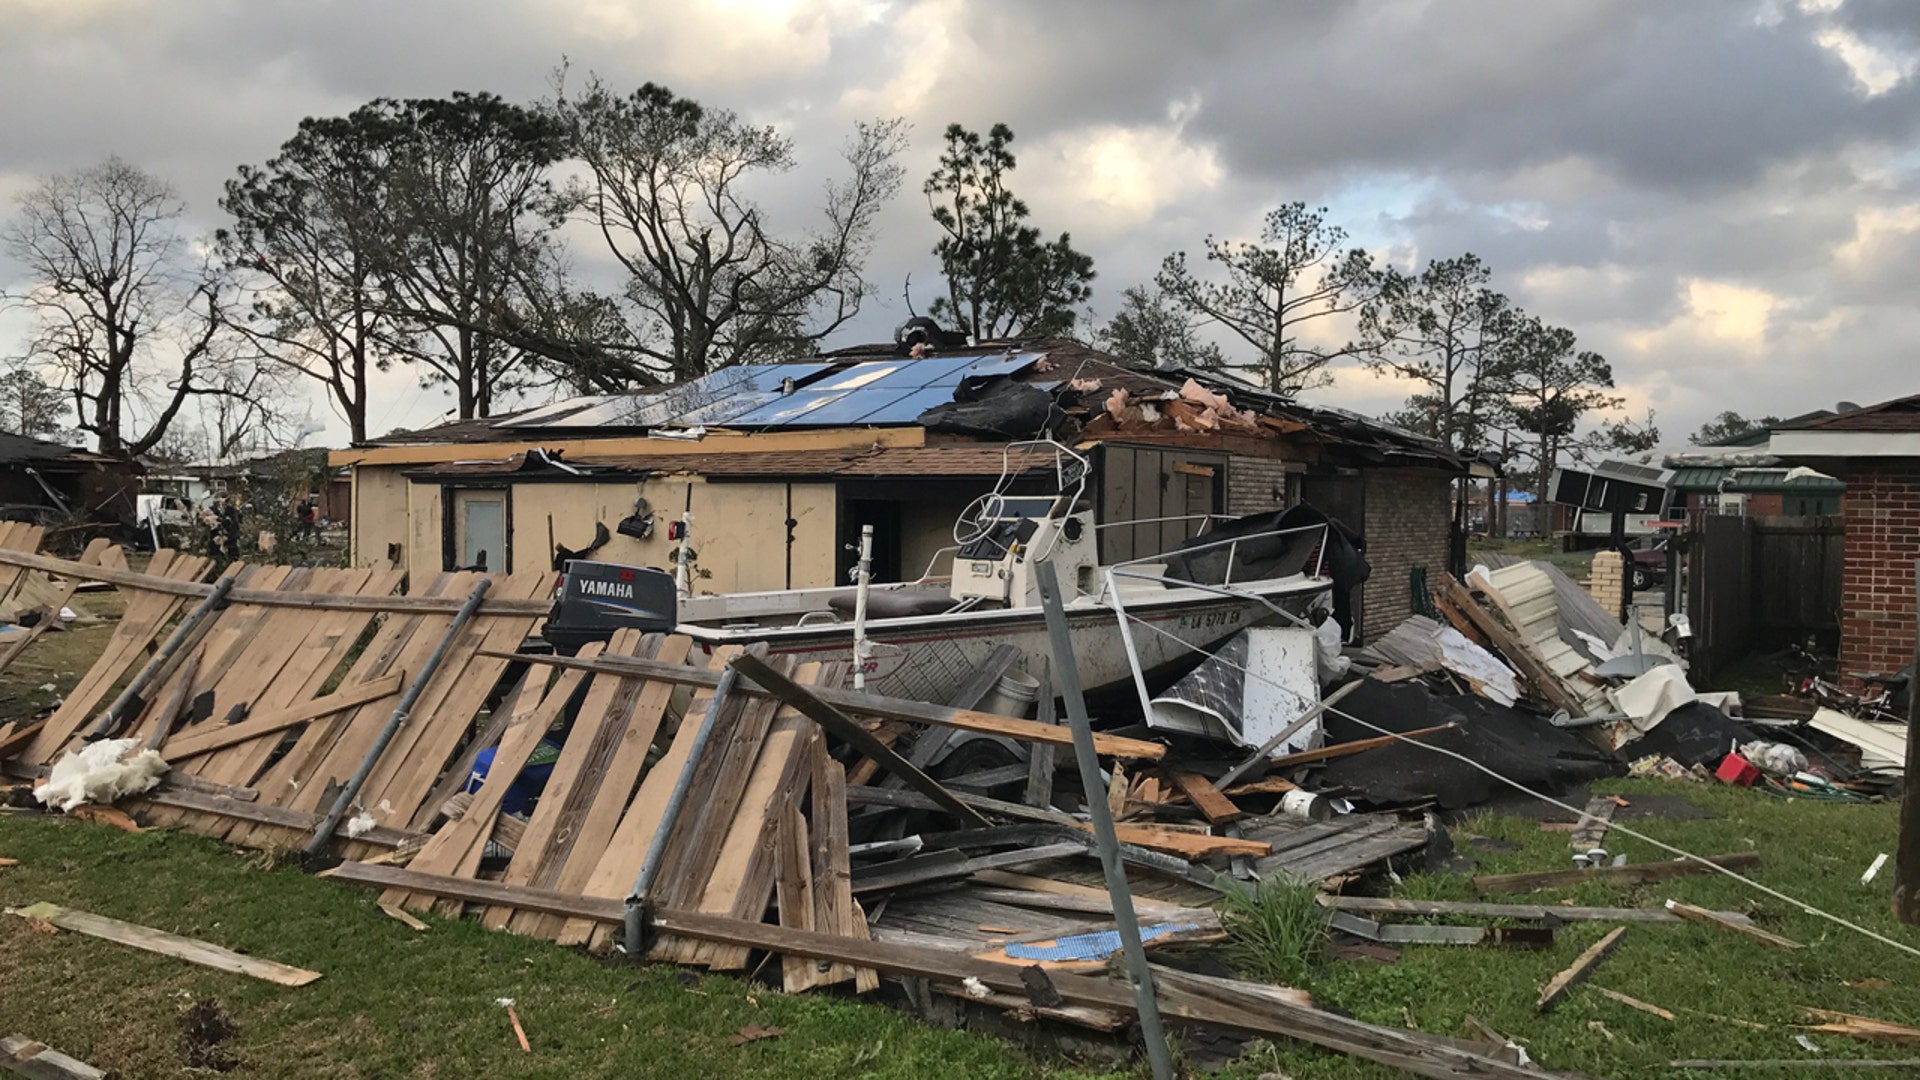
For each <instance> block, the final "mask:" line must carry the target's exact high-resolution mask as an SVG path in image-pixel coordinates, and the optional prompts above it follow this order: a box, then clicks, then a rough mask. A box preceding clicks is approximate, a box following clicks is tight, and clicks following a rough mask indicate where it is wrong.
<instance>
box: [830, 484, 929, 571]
mask: <svg viewBox="0 0 1920 1080" xmlns="http://www.w3.org/2000/svg"><path fill="white" fill-rule="evenodd" d="M840 506H841V511H840V560H839V567H840V576H839V578H838V579H837V581H836V584H840V585H846V584H849V583H850V582H852V581H853V570H854V568H855V567H856V566H858V565H859V564H860V529H861V526H864V525H871V526H873V580H875V581H899V580H900V504H899V502H897V501H896V500H893V499H848V500H846V501H845V502H843V503H841V504H840ZM916 572H918V570H917V568H916Z"/></svg>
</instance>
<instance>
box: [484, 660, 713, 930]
mask: <svg viewBox="0 0 1920 1080" xmlns="http://www.w3.org/2000/svg"><path fill="white" fill-rule="evenodd" d="M652 644H653V655H654V656H655V658H657V659H660V660H663V661H667V662H669V663H685V662H686V657H687V652H688V650H689V649H691V648H692V646H693V640H692V639H691V638H688V637H685V636H683V635H679V634H675V635H672V636H669V637H667V638H664V639H661V640H658V641H655V642H653V643H652ZM603 655H604V654H603ZM674 689H675V688H674V686H673V685H672V684H671V683H666V682H662V681H659V680H657V679H656V680H637V679H629V680H625V681H624V684H623V685H622V687H621V693H620V695H619V697H618V699H617V701H616V703H615V706H614V708H613V709H611V710H610V712H609V716H608V718H607V722H606V723H605V724H603V725H601V729H600V731H601V738H602V739H603V740H611V742H610V744H607V745H601V746H596V747H593V748H592V749H591V754H592V758H593V760H594V762H595V768H594V769H593V770H592V773H591V774H590V775H586V776H583V777H582V779H581V782H580V783H579V784H578V785H576V787H575V788H574V792H575V799H574V802H573V805H571V806H569V807H568V811H569V813H568V814H567V815H563V817H562V819H561V827H562V828H563V829H565V830H566V834H567V835H566V837H565V839H564V840H561V839H560V838H558V837H556V842H555V843H553V844H552V845H551V849H552V851H551V854H550V856H549V859H550V861H551V862H552V863H553V865H554V868H555V871H556V872H555V873H554V874H553V875H552V881H551V884H552V887H554V888H557V889H560V890H563V891H567V892H577V891H579V890H581V889H584V888H586V886H587V882H589V881H591V880H592V879H593V875H594V871H595V870H596V869H598V867H599V864H600V858H601V856H602V854H603V853H604V852H605V851H606V849H607V845H608V844H609V843H611V842H612V840H613V834H614V831H615V830H616V829H618V828H619V825H620V818H621V815H622V814H623V813H624V812H625V811H626V808H627V804H628V803H629V802H630V801H631V800H632V798H633V795H634V789H635V787H636V786H637V785H638V784H639V782H640V774H641V771H642V770H644V769H645V768H646V765H647V753H648V751H649V750H650V749H651V748H652V746H653V740H654V736H655V735H656V734H657V733H658V732H659V730H660V722H661V720H662V719H663V718H664V717H665V715H666V711H667V705H668V704H669V703H670V702H671V700H672V698H673V693H674ZM575 731H576V733H577V732H578V731H579V728H578V726H577V725H576V727H575ZM568 741H569V742H571V741H572V738H571V737H570V738H569V740H568ZM541 801H542V802H545V801H546V799H545V797H544V796H542V800H541ZM538 883H540V884H546V883H545V882H538ZM522 925H523V926H526V930H525V932H526V933H530V934H532V935H534V936H535V937H542V938H549V939H551V938H555V937H557V936H558V935H559V934H560V933H561V931H562V929H563V928H564V927H565V925H566V924H565V920H562V919H559V918H555V917H553V916H543V917H541V918H539V919H538V920H534V921H532V923H531V924H527V923H523V924H522Z"/></svg>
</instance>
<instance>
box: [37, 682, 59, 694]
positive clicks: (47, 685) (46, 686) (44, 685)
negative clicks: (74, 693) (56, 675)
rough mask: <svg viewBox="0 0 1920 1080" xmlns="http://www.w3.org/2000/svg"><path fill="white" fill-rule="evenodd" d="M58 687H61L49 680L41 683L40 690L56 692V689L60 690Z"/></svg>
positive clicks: (44, 692) (49, 692)
mask: <svg viewBox="0 0 1920 1080" xmlns="http://www.w3.org/2000/svg"><path fill="white" fill-rule="evenodd" d="M58 689H60V688H59V687H57V686H55V685H53V684H52V683H50V682H47V683H41V684H40V692H41V693H43V694H51V693H53V692H54V691H55V690H58Z"/></svg>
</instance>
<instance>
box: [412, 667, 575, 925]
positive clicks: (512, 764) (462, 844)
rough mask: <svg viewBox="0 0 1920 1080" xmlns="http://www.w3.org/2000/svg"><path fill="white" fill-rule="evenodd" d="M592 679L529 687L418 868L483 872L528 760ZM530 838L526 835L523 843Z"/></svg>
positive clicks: (564, 678) (450, 908) (570, 675)
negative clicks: (474, 785) (481, 773)
mask: <svg viewBox="0 0 1920 1080" xmlns="http://www.w3.org/2000/svg"><path fill="white" fill-rule="evenodd" d="M604 647H605V646H604V645H603V644H602V643H601V642H598V641H594V642H589V643H587V644H586V645H583V646H582V647H581V649H580V652H581V654H582V655H584V656H590V657H591V656H598V655H599V654H600V650H601V649H602V648H604ZM538 670H539V669H534V670H533V671H529V672H528V673H527V675H528V678H529V679H532V678H534V677H535V672H537V671H538ZM586 679H587V674H586V672H584V671H563V672H560V674H559V677H558V678H557V679H555V680H554V682H553V685H552V686H551V687H549V688H547V689H546V690H545V691H544V692H539V691H535V690H533V689H531V688H529V689H528V690H527V691H526V692H525V693H523V694H522V695H521V696H520V698H519V699H518V701H517V702H516V707H515V709H514V711H513V714H512V716H511V717H509V719H508V721H507V729H506V731H505V732H504V733H502V735H501V736H500V742H499V744H498V746H497V748H496V749H495V751H494V755H493V764H492V765H491V766H490V767H489V768H488V769H487V775H486V779H484V780H482V781H481V782H480V789H479V790H478V791H476V792H474V793H473V795H472V796H471V797H470V800H469V802H468V804H467V807H466V809H465V810H464V811H463V812H462V813H461V814H460V816H459V817H457V818H455V819H453V820H452V821H449V822H447V823H446V824H445V825H443V826H441V827H440V829H439V831H438V832H435V833H434V834H433V838H432V839H430V840H428V841H427V843H426V845H425V846H424V847H422V848H421V849H420V853H419V854H417V855H415V856H414V857H413V863H412V866H413V868H414V869H416V870H420V871H423V872H426V873H430V874H453V875H456V876H460V877H470V876H472V875H473V874H475V873H477V872H479V869H480V859H481V857H482V855H484V854H485V852H486V841H487V837H488V835H489V833H490V832H491V831H492V829H493V826H494V822H495V820H496V819H497V818H498V817H499V815H500V805H501V803H503V802H504V801H505V800H506V797H507V792H508V790H509V789H510V788H512V786H513V784H514V782H515V781H516V780H518V779H519V778H520V772H521V770H522V769H524V768H526V764H527V759H528V758H529V757H531V756H532V755H533V752H534V750H535V749H537V748H538V747H539V745H540V740H541V739H543V738H545V737H546V734H547V732H548V730H550V729H551V728H552V727H553V725H554V724H555V723H557V722H558V721H559V719H560V717H561V714H562V713H563V712H564V711H565V710H566V707H567V704H568V703H569V702H571V701H572V700H573V698H574V696H575V694H576V692H577V691H578V690H579V688H580V685H581V684H582V683H584V682H585V681H586ZM524 842H525V840H524V835H523V837H522V844H524ZM520 846H521V845H516V846H515V848H514V854H515V856H518V855H519V850H520ZM384 899H386V900H389V901H391V902H394V903H398V904H401V905H403V906H407V907H425V906H428V905H430V904H431V903H432V898H431V897H428V896H426V895H424V894H422V895H417V896H416V895H408V894H404V893H389V894H388V895H387V896H386V897H385V898H384ZM442 914H445V915H448V916H457V915H458V914H459V911H458V910H457V905H453V904H449V905H447V906H446V907H444V908H442Z"/></svg>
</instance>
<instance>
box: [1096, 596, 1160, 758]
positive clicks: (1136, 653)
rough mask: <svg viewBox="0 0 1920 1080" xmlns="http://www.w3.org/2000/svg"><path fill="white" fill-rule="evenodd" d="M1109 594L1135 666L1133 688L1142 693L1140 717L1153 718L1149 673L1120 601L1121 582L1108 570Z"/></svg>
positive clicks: (1123, 638)
mask: <svg viewBox="0 0 1920 1080" xmlns="http://www.w3.org/2000/svg"><path fill="white" fill-rule="evenodd" d="M1107 595H1108V597H1109V599H1110V601H1111V602H1112V604H1113V614H1114V616H1115V617H1116V618H1118V619H1119V620H1120V643H1121V644H1122V645H1125V646H1126V648H1127V665H1128V666H1129V667H1131V668H1133V689H1134V691H1135V692H1136V693H1138V694H1139V695H1140V719H1142V720H1145V721H1148V722H1151V721H1152V720H1153V698H1152V697H1151V696H1149V695H1148V694H1147V673H1146V671H1145V670H1143V669H1142V667H1141V665H1140V650H1139V649H1138V648H1137V647H1136V646H1135V645H1134V642H1133V622H1132V620H1131V619H1129V618H1128V617H1127V607H1126V605H1125V604H1123V603H1121V601H1120V583H1119V582H1117V581H1115V580H1114V577H1113V571H1111V570H1109V571H1107Z"/></svg>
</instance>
